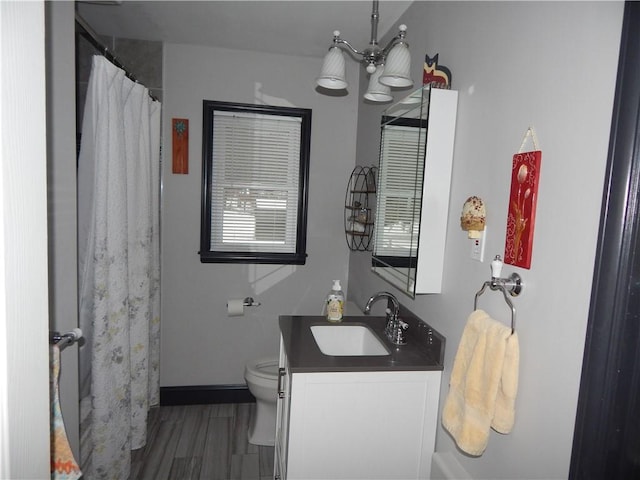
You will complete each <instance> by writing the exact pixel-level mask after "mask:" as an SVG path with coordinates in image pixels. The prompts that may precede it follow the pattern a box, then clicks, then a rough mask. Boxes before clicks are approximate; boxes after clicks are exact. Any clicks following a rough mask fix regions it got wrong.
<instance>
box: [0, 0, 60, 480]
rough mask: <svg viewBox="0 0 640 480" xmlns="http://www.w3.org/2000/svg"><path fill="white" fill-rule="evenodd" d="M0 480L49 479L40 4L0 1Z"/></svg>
mask: <svg viewBox="0 0 640 480" xmlns="http://www.w3.org/2000/svg"><path fill="white" fill-rule="evenodd" d="M0 46H1V47H0V64H1V65H2V69H1V70H0V72H1V73H0V86H1V88H0V137H1V138H0V478H21V479H42V478H49V347H48V343H49V342H48V330H49V327H48V294H47V291H48V286H47V183H46V131H45V128H46V126H45V58H44V47H45V42H44V3H43V2H42V1H34V2H0Z"/></svg>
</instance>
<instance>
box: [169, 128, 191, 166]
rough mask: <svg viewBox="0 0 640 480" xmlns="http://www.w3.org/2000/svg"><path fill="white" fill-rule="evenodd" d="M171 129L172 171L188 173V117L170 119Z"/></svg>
mask: <svg viewBox="0 0 640 480" xmlns="http://www.w3.org/2000/svg"><path fill="white" fill-rule="evenodd" d="M171 131H172V154H173V157H172V160H173V163H172V172H173V173H183V174H187V173H189V119H188V118H174V119H172V120H171Z"/></svg>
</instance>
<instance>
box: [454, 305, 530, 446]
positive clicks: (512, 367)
mask: <svg viewBox="0 0 640 480" xmlns="http://www.w3.org/2000/svg"><path fill="white" fill-rule="evenodd" d="M519 358H520V353H519V346H518V335H517V333H515V332H514V333H513V335H512V334H511V328H510V327H508V326H506V325H504V324H502V323H500V322H497V321H496V320H493V319H492V318H491V317H489V315H487V314H486V313H485V312H484V311H482V310H476V311H474V312H473V313H472V314H471V315H470V316H469V319H468V321H467V325H466V326H465V329H464V331H463V332H462V338H461V339H460V345H459V347H458V351H457V353H456V357H455V360H454V363H453V370H452V371H451V380H450V382H449V393H448V395H447V398H446V400H445V404H444V409H443V411H442V425H443V426H444V427H445V428H446V429H447V431H448V432H449V433H450V434H451V436H452V437H453V439H454V440H455V441H456V444H457V445H458V447H459V448H460V449H461V450H463V451H464V452H466V453H468V454H470V455H482V453H483V452H484V450H485V449H486V448H487V442H488V440H489V431H490V428H493V429H494V430H496V431H497V432H500V433H509V432H511V429H512V428H513V423H514V419H515V399H516V394H517V391H518V365H519Z"/></svg>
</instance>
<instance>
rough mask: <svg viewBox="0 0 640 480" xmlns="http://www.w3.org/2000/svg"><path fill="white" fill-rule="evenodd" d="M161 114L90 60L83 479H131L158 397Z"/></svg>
mask: <svg viewBox="0 0 640 480" xmlns="http://www.w3.org/2000/svg"><path fill="white" fill-rule="evenodd" d="M160 111H161V106H160V103H159V102H157V101H154V100H152V99H151V98H150V96H149V93H148V90H147V89H146V88H145V87H144V86H142V85H140V84H138V83H135V82H133V81H131V80H129V79H128V78H126V76H125V73H124V71H123V70H121V69H119V68H117V67H116V66H115V65H113V64H112V63H111V62H109V61H108V60H107V59H105V58H104V57H102V56H95V57H93V65H92V71H91V76H90V80H89V86H88V90H87V99H86V103H85V110H84V118H83V123H82V140H81V148H80V156H79V159H78V232H79V236H78V250H79V288H80V294H79V295H80V298H79V302H80V326H81V328H82V329H83V331H84V332H85V336H86V337H87V344H86V345H84V346H83V347H82V350H81V353H80V361H81V363H83V362H87V361H88V360H89V358H90V369H89V368H86V367H87V365H84V366H83V368H81V371H86V372H88V378H90V397H89V398H90V408H91V410H90V413H89V415H88V420H89V423H90V429H89V430H88V431H90V443H91V444H92V450H91V456H90V462H89V463H88V465H83V471H85V469H88V470H86V471H85V477H84V478H87V479H90V480H93V479H117V480H123V479H126V478H128V477H129V471H130V465H131V457H130V451H131V450H132V449H137V448H140V447H142V446H144V444H145V443H146V425H147V413H148V410H149V407H150V406H153V405H156V404H158V400H159V340H160V339H159V336H160V333H159V332H160V314H159V306H160V302H159V284H160V259H159V252H160V249H159V188H160V179H159V175H160ZM81 381H82V379H81ZM88 404H89V403H88V402H87V403H86V404H85V405H88ZM83 434H84V435H86V433H84V432H83ZM82 457H83V458H85V457H86V455H85V454H83V455H82Z"/></svg>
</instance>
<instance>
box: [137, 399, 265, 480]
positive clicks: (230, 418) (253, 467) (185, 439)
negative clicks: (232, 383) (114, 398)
mask: <svg viewBox="0 0 640 480" xmlns="http://www.w3.org/2000/svg"><path fill="white" fill-rule="evenodd" d="M254 409H255V404H254V403H238V404H235V403H234V404H219V405H185V406H166V407H158V408H154V409H152V410H151V412H150V413H149V425H148V434H147V445H146V446H145V447H144V448H141V449H139V450H136V451H134V452H133V455H132V465H131V476H130V477H129V480H163V479H167V480H267V479H269V480H271V479H273V452H274V449H273V447H263V446H256V445H251V444H250V443H249V442H248V440H247V429H248V427H249V419H250V417H251V415H252V414H253V413H254Z"/></svg>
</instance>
